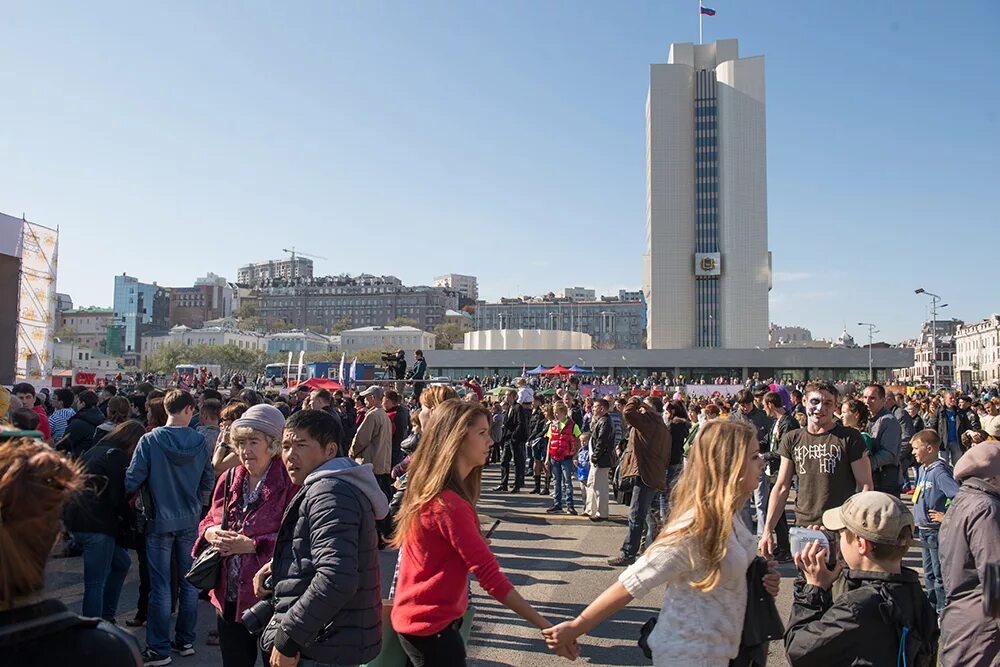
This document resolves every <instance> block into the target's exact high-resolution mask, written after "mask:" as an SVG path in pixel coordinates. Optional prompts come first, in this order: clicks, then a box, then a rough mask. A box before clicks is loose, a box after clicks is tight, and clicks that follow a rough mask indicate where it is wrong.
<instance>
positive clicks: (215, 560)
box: [184, 468, 235, 591]
mask: <svg viewBox="0 0 1000 667" xmlns="http://www.w3.org/2000/svg"><path fill="white" fill-rule="evenodd" d="M234 470H235V468H230V469H229V472H228V473H226V483H225V486H224V487H223V489H224V490H223V496H222V497H223V501H222V530H226V529H227V527H228V525H229V485H230V483H231V482H232V480H233V471H234ZM221 569H222V554H221V553H219V550H218V549H216V548H215V547H214V546H212V545H208V546H207V547H206V548H204V549H202V551H201V553H199V554H198V557H197V558H195V559H194V562H193V563H191V569H190V570H188V571H187V574H185V575H184V578H185V579H187V581H188V583H189V584H191V585H192V586H194V587H195V588H197V589H198V590H200V591H210V590H212V589H213V588H215V586H216V584H218V583H219V573H220V570H221Z"/></svg>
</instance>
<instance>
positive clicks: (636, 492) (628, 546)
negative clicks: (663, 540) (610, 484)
mask: <svg viewBox="0 0 1000 667" xmlns="http://www.w3.org/2000/svg"><path fill="white" fill-rule="evenodd" d="M655 495H656V489H654V488H653V487H651V486H646V485H645V484H643V483H642V480H641V479H636V482H635V486H634V487H632V504H631V505H629V508H628V535H626V536H625V541H624V542H622V556H624V557H626V558H635V557H636V556H638V555H639V543H640V542H641V541H642V531H643V530H644V529H645V530H647V531H648V532H651V528H652V527H651V526H648V527H647V526H646V523H647V522H648V519H649V517H648V515H649V508H650V507H651V506H652V504H653V497H654V496H655ZM649 537H650V536H649V535H648V534H647V535H646V541H647V542H650V539H649ZM655 537H656V536H655V535H654V536H653V538H654V539H655ZM650 543H651V542H650Z"/></svg>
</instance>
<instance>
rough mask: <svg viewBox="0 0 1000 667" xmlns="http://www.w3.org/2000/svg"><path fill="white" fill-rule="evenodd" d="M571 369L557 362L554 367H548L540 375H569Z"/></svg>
mask: <svg viewBox="0 0 1000 667" xmlns="http://www.w3.org/2000/svg"><path fill="white" fill-rule="evenodd" d="M570 373H571V371H570V370H569V369H568V368H566V367H565V366H563V365H562V364H556V365H555V366H553V367H552V368H549V369H546V370H544V371H542V372H541V373H539V375H569V374H570Z"/></svg>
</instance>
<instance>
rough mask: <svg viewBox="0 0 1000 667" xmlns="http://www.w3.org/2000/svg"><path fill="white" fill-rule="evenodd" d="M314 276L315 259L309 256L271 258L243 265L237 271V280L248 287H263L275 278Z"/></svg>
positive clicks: (289, 278) (306, 277) (287, 278)
mask: <svg viewBox="0 0 1000 667" xmlns="http://www.w3.org/2000/svg"><path fill="white" fill-rule="evenodd" d="M312 277H313V261H312V260H311V259H309V258H307V257H298V256H293V257H290V258H288V259H270V260H268V261H266V262H255V263H253V264H246V265H244V266H241V267H240V268H239V269H238V270H237V271H236V282H237V283H239V284H240V285H246V286H248V287H261V286H263V285H266V284H268V283H270V282H271V281H274V280H295V279H297V278H301V279H305V280H308V279H310V278H312Z"/></svg>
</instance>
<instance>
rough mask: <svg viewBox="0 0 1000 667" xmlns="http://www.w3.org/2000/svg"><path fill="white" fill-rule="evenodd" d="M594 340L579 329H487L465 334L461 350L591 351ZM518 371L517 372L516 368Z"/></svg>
mask: <svg viewBox="0 0 1000 667" xmlns="http://www.w3.org/2000/svg"><path fill="white" fill-rule="evenodd" d="M593 346H594V339H593V338H592V337H591V336H590V334H585V333H580V332H579V331H556V330H552V329H488V330H485V331H470V332H468V333H466V334H465V342H464V344H463V345H462V349H463V350H590V349H592V348H593ZM517 374H518V375H519V374H520V370H518V372H517Z"/></svg>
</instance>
